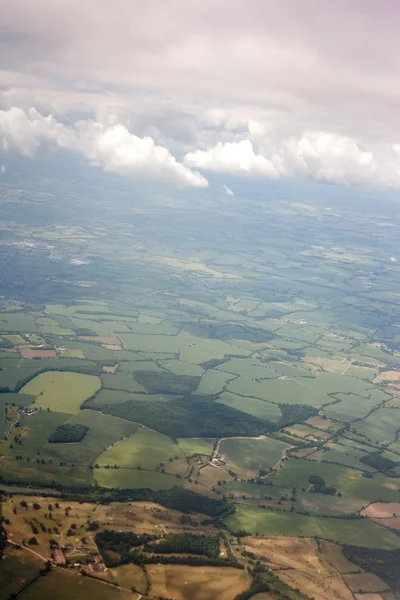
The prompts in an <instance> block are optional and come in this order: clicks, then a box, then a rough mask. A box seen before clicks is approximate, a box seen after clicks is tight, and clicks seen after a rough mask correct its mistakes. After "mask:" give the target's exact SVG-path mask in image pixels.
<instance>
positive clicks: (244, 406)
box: [218, 392, 282, 423]
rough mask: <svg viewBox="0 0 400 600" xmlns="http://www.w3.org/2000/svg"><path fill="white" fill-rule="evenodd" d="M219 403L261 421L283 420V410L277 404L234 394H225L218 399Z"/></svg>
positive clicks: (275, 421)
mask: <svg viewBox="0 0 400 600" xmlns="http://www.w3.org/2000/svg"><path fill="white" fill-rule="evenodd" d="M218 402H222V404H225V406H229V407H230V408H235V409H236V410H241V411H243V412H245V413H247V414H249V415H254V416H255V417H259V418H260V419H265V420H266V421H270V422H271V423H279V421H280V420H281V418H282V413H281V409H280V408H279V406H277V405H276V404H272V403H271V402H266V401H265V400H258V399H257V398H250V397H247V398H246V397H244V396H238V395H237V394H232V392H223V393H222V394H220V396H219V398H218Z"/></svg>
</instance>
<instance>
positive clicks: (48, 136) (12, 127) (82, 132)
mask: <svg viewBox="0 0 400 600" xmlns="http://www.w3.org/2000/svg"><path fill="white" fill-rule="evenodd" d="M57 148H62V149H66V150H71V151H73V152H76V153H78V154H81V155H83V156H84V157H85V158H87V159H88V160H89V161H90V162H91V163H92V164H94V165H98V166H100V167H102V168H103V169H104V170H105V171H113V172H115V173H119V174H120V175H123V176H126V177H130V178H138V179H154V180H157V181H164V182H167V183H170V184H173V185H177V186H189V187H207V185H208V182H207V180H206V179H205V178H204V177H203V176H202V175H200V173H197V172H195V171H191V170H190V169H189V168H188V167H186V166H184V165H183V164H182V163H180V162H178V161H177V160H176V159H175V158H174V157H173V156H172V155H171V154H170V152H169V151H168V150H167V149H166V148H164V147H162V146H157V145H156V144H155V143H154V140H153V139H152V138H150V137H143V138H140V137H137V136H136V135H133V134H131V133H129V131H128V130H127V128H126V127H124V126H123V125H119V124H117V125H113V126H109V127H107V126H104V125H102V124H100V123H97V122H94V121H78V122H76V123H75V124H74V126H73V127H66V126H65V125H63V124H61V123H59V122H58V121H57V120H56V119H54V117H52V116H51V115H50V116H47V117H44V116H43V115H41V114H40V113H39V112H38V111H37V110H35V109H31V110H30V111H29V112H25V111H24V110H23V109H21V108H17V107H13V108H11V109H9V110H8V111H4V110H0V149H3V151H6V152H13V153H14V154H15V153H16V154H21V155H23V156H28V157H33V156H35V155H36V154H38V153H39V152H43V151H46V150H52V149H57Z"/></svg>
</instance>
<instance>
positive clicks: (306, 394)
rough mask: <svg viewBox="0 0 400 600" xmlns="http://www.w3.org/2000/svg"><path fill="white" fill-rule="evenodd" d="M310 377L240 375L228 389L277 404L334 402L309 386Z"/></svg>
mask: <svg viewBox="0 0 400 600" xmlns="http://www.w3.org/2000/svg"><path fill="white" fill-rule="evenodd" d="M309 381H313V380H312V379H311V378H310V377H302V378H299V379H296V381H291V380H283V379H266V380H262V381H254V380H252V379H247V378H245V377H239V379H234V380H233V381H231V382H230V383H229V384H228V385H227V387H226V390H227V391H228V392H232V393H233V394H239V395H241V396H252V397H253V398H259V399H261V400H267V401H269V402H274V403H275V404H280V403H287V404H309V405H310V406H322V405H323V404H329V403H330V402H333V399H332V398H329V396H326V395H325V394H324V393H323V392H320V391H319V390H317V389H314V388H312V387H310V386H309V383H308V382H309Z"/></svg>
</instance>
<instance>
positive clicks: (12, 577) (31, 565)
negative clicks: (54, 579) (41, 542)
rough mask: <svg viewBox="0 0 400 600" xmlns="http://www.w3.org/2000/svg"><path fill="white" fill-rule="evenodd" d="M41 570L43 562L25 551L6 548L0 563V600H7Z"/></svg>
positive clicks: (10, 547)
mask: <svg viewBox="0 0 400 600" xmlns="http://www.w3.org/2000/svg"><path fill="white" fill-rule="evenodd" d="M42 568H43V561H42V560H41V559H40V558H39V557H37V556H35V555H34V554H32V553H31V552H27V551H26V550H17V549H16V548H13V547H12V546H8V548H7V551H6V553H5V555H4V557H3V560H2V562H1V590H0V599H1V600H8V599H9V598H12V597H13V594H16V593H17V592H18V591H19V590H20V589H21V588H22V587H24V585H26V584H27V583H29V582H30V581H32V580H33V579H34V578H35V577H36V576H37V575H38V573H39V570H40V569H42Z"/></svg>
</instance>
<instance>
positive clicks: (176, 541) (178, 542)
mask: <svg viewBox="0 0 400 600" xmlns="http://www.w3.org/2000/svg"><path fill="white" fill-rule="evenodd" d="M219 543H220V541H219V536H216V535H198V534H195V533H169V534H168V535H167V536H166V537H165V538H163V539H162V540H160V541H157V542H153V543H150V544H147V545H146V546H145V550H146V552H154V553H156V554H181V553H182V554H199V555H200V556H207V557H208V558H217V557H218V556H219Z"/></svg>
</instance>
